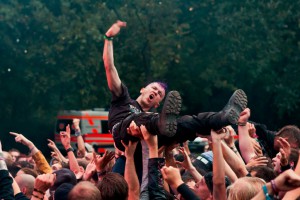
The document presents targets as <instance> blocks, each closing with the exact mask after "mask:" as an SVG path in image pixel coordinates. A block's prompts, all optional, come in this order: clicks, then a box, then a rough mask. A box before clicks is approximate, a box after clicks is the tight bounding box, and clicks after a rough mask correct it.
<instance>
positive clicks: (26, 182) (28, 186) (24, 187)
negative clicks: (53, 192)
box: [15, 174, 35, 199]
mask: <svg viewBox="0 0 300 200" xmlns="http://www.w3.org/2000/svg"><path fill="white" fill-rule="evenodd" d="M15 180H16V182H17V183H18V185H19V187H20V190H21V192H22V193H23V194H24V195H25V196H27V197H28V198H29V199H30V198H31V195H32V192H33V188H34V181H35V178H34V177H33V176H32V175H29V174H19V175H17V176H16V177H15Z"/></svg>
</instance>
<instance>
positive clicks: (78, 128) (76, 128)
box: [73, 118, 80, 130]
mask: <svg viewBox="0 0 300 200" xmlns="http://www.w3.org/2000/svg"><path fill="white" fill-rule="evenodd" d="M79 123H80V119H77V118H75V119H73V125H74V129H75V130H80V127H79Z"/></svg>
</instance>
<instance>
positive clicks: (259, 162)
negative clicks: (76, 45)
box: [246, 157, 269, 168]
mask: <svg viewBox="0 0 300 200" xmlns="http://www.w3.org/2000/svg"><path fill="white" fill-rule="evenodd" d="M268 162H269V161H268V159H267V158H266V157H253V158H251V159H250V160H249V162H248V163H247V165H246V167H247V168H249V167H255V166H267V164H268Z"/></svg>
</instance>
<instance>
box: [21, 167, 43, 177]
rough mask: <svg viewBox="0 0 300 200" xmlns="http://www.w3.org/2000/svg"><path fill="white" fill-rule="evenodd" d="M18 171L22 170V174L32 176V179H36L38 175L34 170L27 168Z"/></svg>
mask: <svg viewBox="0 0 300 200" xmlns="http://www.w3.org/2000/svg"><path fill="white" fill-rule="evenodd" d="M20 170H22V171H23V172H24V174H29V175H32V176H33V177H34V178H36V177H37V176H38V175H39V174H38V172H37V171H36V170H34V169H31V168H28V167H24V168H21V169H20Z"/></svg>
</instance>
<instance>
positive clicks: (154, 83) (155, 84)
mask: <svg viewBox="0 0 300 200" xmlns="http://www.w3.org/2000/svg"><path fill="white" fill-rule="evenodd" d="M153 86H154V87H157V88H158V89H159V90H160V91H162V92H165V89H164V88H163V87H162V86H161V85H160V84H159V83H157V82H153V83H150V84H149V85H147V87H153Z"/></svg>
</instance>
